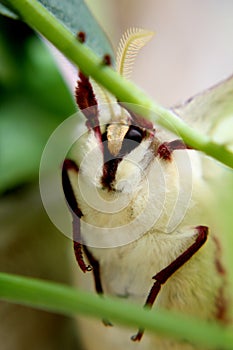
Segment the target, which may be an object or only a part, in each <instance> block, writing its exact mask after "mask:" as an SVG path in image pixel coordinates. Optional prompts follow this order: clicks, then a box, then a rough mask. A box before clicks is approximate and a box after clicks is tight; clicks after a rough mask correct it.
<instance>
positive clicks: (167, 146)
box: [157, 140, 190, 161]
mask: <svg viewBox="0 0 233 350" xmlns="http://www.w3.org/2000/svg"><path fill="white" fill-rule="evenodd" d="M180 149H190V147H189V146H187V145H186V144H185V143H184V142H183V141H182V140H174V141H171V142H164V143H162V144H161V145H160V146H159V148H158V151H157V152H158V155H159V157H160V158H162V159H164V160H168V161H169V160H171V156H172V152H173V151H175V150H180Z"/></svg>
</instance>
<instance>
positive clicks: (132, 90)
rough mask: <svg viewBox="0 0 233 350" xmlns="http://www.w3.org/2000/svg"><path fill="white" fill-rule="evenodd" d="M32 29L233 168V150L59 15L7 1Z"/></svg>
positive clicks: (122, 97)
mask: <svg viewBox="0 0 233 350" xmlns="http://www.w3.org/2000/svg"><path fill="white" fill-rule="evenodd" d="M5 2H6V3H7V4H9V5H10V6H11V7H12V8H13V9H14V10H15V11H16V12H17V13H18V14H19V15H20V17H21V18H22V19H23V20H24V21H25V22H26V23H28V24H29V25H30V26H31V27H32V28H34V29H35V30H37V31H38V32H39V33H41V34H42V35H44V36H45V38H47V39H48V40H49V41H50V42H51V43H53V44H54V45H55V46H56V47H57V48H58V49H59V50H60V51H61V52H62V53H63V54H64V55H65V56H66V57H67V58H68V59H70V60H71V61H72V62H74V63H75V64H76V65H77V66H78V67H79V68H80V69H81V70H82V71H83V72H84V73H85V74H86V75H88V76H91V77H92V78H93V79H94V80H96V81H97V82H98V83H100V84H101V85H102V86H104V87H105V88H106V89H107V90H109V91H110V92H111V93H112V94H113V95H115V96H116V97H117V99H118V100H119V101H124V102H127V103H130V104H132V105H131V109H132V110H134V111H136V112H137V110H138V106H140V108H142V109H143V116H144V117H145V118H146V119H148V120H151V121H152V122H154V123H155V122H156V123H157V124H159V125H161V126H163V127H165V128H167V129H168V130H171V131H172V132H175V133H176V134H177V135H179V137H181V138H183V140H184V142H185V143H186V144H188V145H189V146H191V147H193V148H194V149H198V150H200V151H203V152H205V153H206V154H207V155H210V156H212V157H213V158H215V159H217V160H219V161H220V162H222V163H223V164H225V165H228V166H230V167H231V168H233V153H232V152H230V151H228V150H227V149H226V148H225V147H224V146H221V145H218V144H216V143H214V142H212V141H211V140H210V139H209V138H208V137H207V136H206V135H203V134H200V133H199V132H197V131H196V130H194V129H192V128H191V127H189V126H188V125H187V124H186V123H184V122H183V121H182V120H181V119H179V118H178V117H177V116H176V115H175V114H174V113H172V112H171V111H169V110H167V109H165V108H163V107H161V106H159V105H158V104H156V103H155V102H154V101H152V100H151V99H150V98H149V97H148V96H147V95H146V94H145V93H144V92H143V91H142V90H141V89H139V88H138V87H137V86H135V85H134V84H132V83H131V82H129V81H127V80H126V79H124V78H123V77H121V76H120V75H119V74H117V73H116V72H115V71H114V70H113V69H111V68H110V67H106V66H104V65H103V64H102V60H101V59H100V58H98V57H97V56H96V55H95V54H94V53H93V52H92V51H91V50H90V49H89V48H88V47H86V46H85V45H83V44H81V43H79V42H78V41H77V40H76V38H75V37H74V36H73V35H72V33H71V32H69V31H68V30H67V29H66V28H65V27H64V26H63V25H62V24H61V23H60V22H58V21H57V20H56V18H55V17H54V16H53V15H52V14H50V13H49V12H48V11H47V10H46V9H45V8H44V7H43V6H42V5H41V4H40V3H39V2H37V1H35V0H5Z"/></svg>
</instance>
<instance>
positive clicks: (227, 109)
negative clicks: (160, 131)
mask: <svg viewBox="0 0 233 350" xmlns="http://www.w3.org/2000/svg"><path fill="white" fill-rule="evenodd" d="M172 110H173V111H174V112H175V113H176V114H177V115H179V116H180V117H181V118H182V119H183V120H184V121H185V122H187V124H189V125H191V126H192V127H194V128H196V129H198V130H199V131H200V132H202V133H204V134H206V135H208V136H210V137H211V139H212V140H213V141H215V142H217V143H219V144H224V145H226V146H227V147H228V148H230V149H232V150H233V75H232V76H231V77H230V78H228V79H227V80H225V81H223V82H221V83H219V84H218V85H216V86H214V87H212V88H210V89H209V90H207V91H204V92H203V93H201V94H198V95H196V96H194V97H193V98H191V99H189V100H188V101H186V102H185V103H184V104H183V105H181V106H178V107H175V108H173V109H172Z"/></svg>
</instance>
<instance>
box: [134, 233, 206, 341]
mask: <svg viewBox="0 0 233 350" xmlns="http://www.w3.org/2000/svg"><path fill="white" fill-rule="evenodd" d="M196 230H197V238H196V240H195V242H194V243H193V244H192V245H191V246H190V247H189V248H187V249H186V250H185V251H184V252H183V253H182V254H181V255H179V256H178V257H177V258H176V259H175V260H174V261H172V262H171V264H169V265H168V266H166V267H165V268H164V269H162V270H161V271H160V272H158V273H157V274H156V275H155V276H153V277H152V278H153V279H154V280H155V282H154V284H153V286H152V288H151V290H150V292H149V295H148V297H147V300H146V303H145V305H144V307H145V308H152V306H153V304H154V302H155V299H156V297H157V295H158V293H159V291H160V289H161V287H162V285H163V284H164V283H166V281H167V280H168V279H169V277H171V276H172V275H173V274H174V273H175V272H176V271H177V270H179V268H180V267H182V266H183V265H184V264H185V263H186V262H187V261H188V260H189V259H190V258H191V257H192V256H193V255H194V254H195V253H196V252H197V251H198V250H199V249H200V248H201V247H202V246H203V244H204V243H205V242H206V240H207V236H208V227H206V226H197V227H196ZM143 333H144V329H142V328H140V329H139V330H138V333H137V334H136V335H133V336H132V337H131V339H132V340H133V341H140V340H141V338H142V336H143Z"/></svg>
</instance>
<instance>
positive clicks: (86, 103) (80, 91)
mask: <svg viewBox="0 0 233 350" xmlns="http://www.w3.org/2000/svg"><path fill="white" fill-rule="evenodd" d="M75 97H76V102H77V104H78V106H79V108H80V109H81V110H82V113H83V114H84V115H85V117H86V119H87V121H86V126H87V128H88V130H94V133H95V136H96V138H97V139H98V141H99V142H100V143H101V131H100V126H99V117H98V106H97V100H96V98H95V94H94V91H93V88H92V86H91V83H90V81H89V78H88V77H86V76H85V75H84V74H83V73H82V72H79V80H78V83H77V87H76V89H75Z"/></svg>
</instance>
